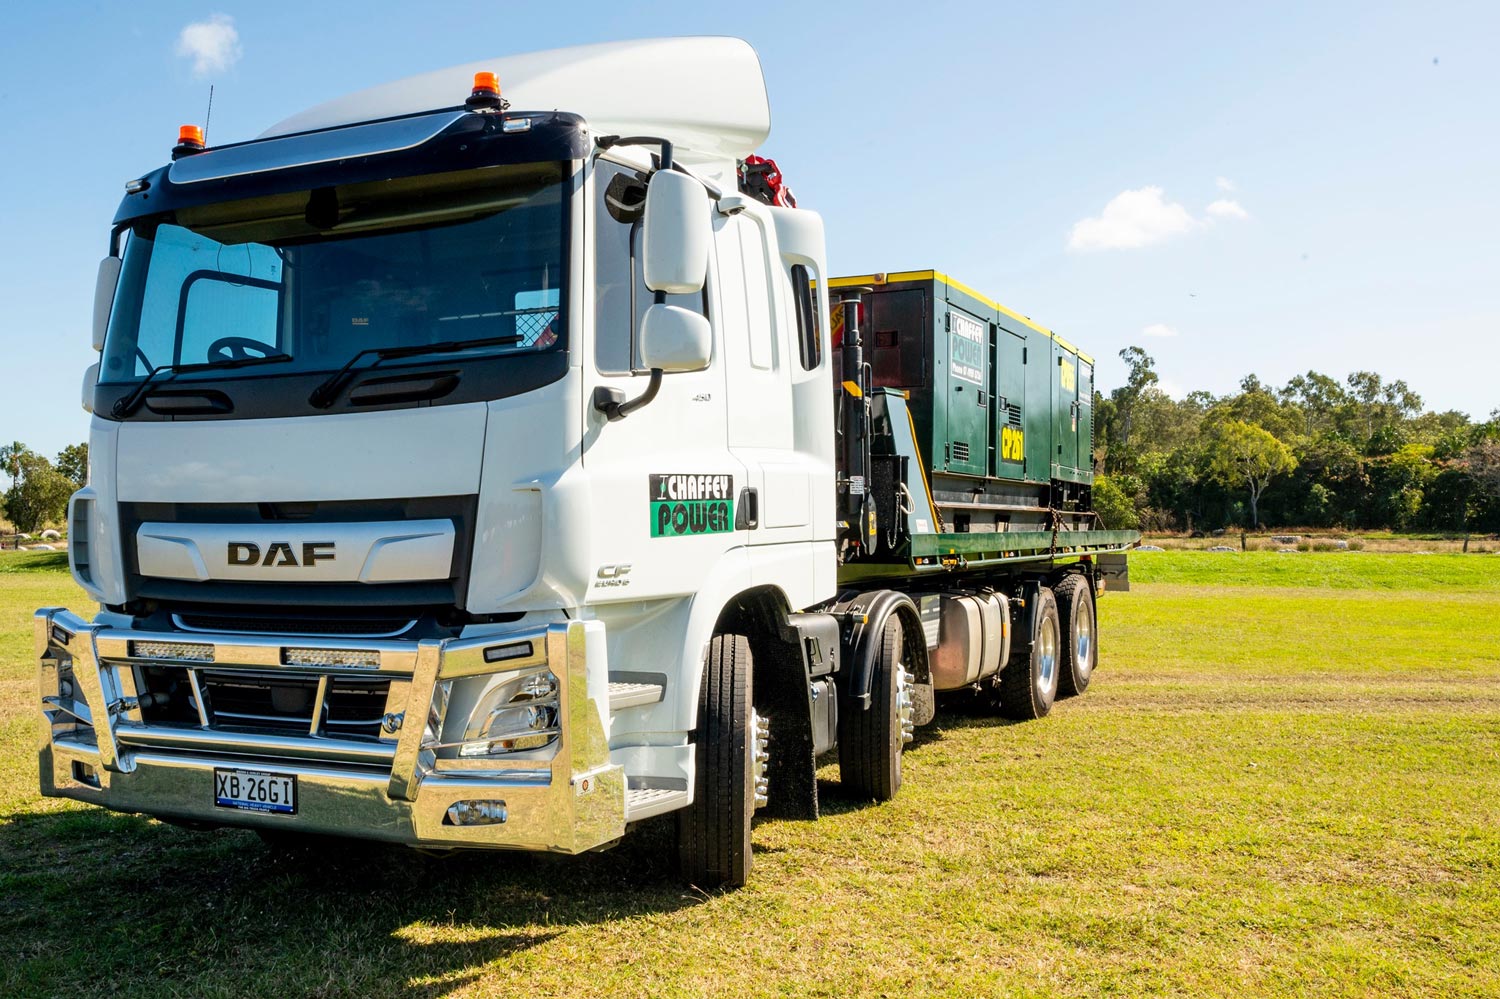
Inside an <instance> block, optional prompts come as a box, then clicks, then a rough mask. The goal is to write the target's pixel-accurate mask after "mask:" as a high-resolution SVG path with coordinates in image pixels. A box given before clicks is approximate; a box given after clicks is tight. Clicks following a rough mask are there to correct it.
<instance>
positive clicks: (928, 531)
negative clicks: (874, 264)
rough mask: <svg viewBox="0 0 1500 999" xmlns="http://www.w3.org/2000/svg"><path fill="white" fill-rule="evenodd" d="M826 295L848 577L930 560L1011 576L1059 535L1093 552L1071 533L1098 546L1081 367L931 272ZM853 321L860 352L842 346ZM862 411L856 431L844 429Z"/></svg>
mask: <svg viewBox="0 0 1500 999" xmlns="http://www.w3.org/2000/svg"><path fill="white" fill-rule="evenodd" d="M829 288H830V294H831V297H832V300H833V302H834V303H835V304H834V309H833V316H832V321H833V344H834V348H835V355H836V359H837V361H838V368H837V370H836V375H837V378H838V381H839V388H838V395H839V406H840V419H839V421H838V425H839V427H840V434H841V436H842V437H843V438H844V439H843V440H842V441H841V448H840V456H841V464H842V467H841V468H840V492H841V511H842V512H843V513H844V514H845V527H846V529H847V530H846V541H847V544H846V545H845V552H844V556H845V559H844V560H845V562H849V561H853V560H862V561H866V562H868V561H872V560H873V561H882V560H885V561H890V560H899V561H902V562H906V561H911V562H912V564H913V566H914V567H915V566H916V565H917V564H918V563H917V561H916V557H915V553H917V552H918V551H922V550H927V549H932V550H933V552H934V553H936V554H938V555H941V554H945V553H949V554H955V555H956V554H959V553H960V552H961V551H963V550H969V551H970V552H972V553H975V554H981V552H980V549H984V551H983V552H982V554H984V555H986V556H988V557H985V558H983V559H980V560H979V561H984V562H989V561H994V560H996V559H997V558H1002V557H1003V558H1004V559H1005V560H1009V559H1010V558H1012V557H1029V556H1023V552H1032V553H1034V552H1035V550H1036V549H1035V547H1034V546H1031V545H1030V543H1029V542H1028V546H1027V547H1012V546H1015V545H1018V543H1020V542H1021V541H1022V540H1023V539H1022V538H1021V537H1020V535H1028V536H1034V538H1033V540H1034V539H1035V538H1036V537H1045V538H1046V540H1047V542H1048V543H1047V544H1046V545H1045V546H1042V547H1045V548H1046V549H1048V550H1049V551H1050V550H1052V549H1053V548H1054V547H1055V541H1056V540H1057V538H1056V536H1057V535H1060V534H1062V533H1063V532H1069V536H1068V537H1066V538H1063V539H1062V541H1064V542H1066V541H1070V540H1072V541H1078V542H1080V545H1079V546H1078V547H1079V549H1080V550H1086V548H1087V547H1091V546H1083V545H1082V544H1081V543H1082V541H1083V535H1082V534H1074V533H1072V532H1085V533H1087V534H1091V535H1092V534H1099V533H1101V532H1099V531H1098V530H1097V528H1098V527H1099V525H1098V523H1097V518H1096V517H1095V515H1094V513H1093V512H1092V504H1091V496H1090V487H1091V485H1092V483H1093V477H1094V476H1093V466H1094V454H1093V452H1094V447H1093V423H1094V420H1093V393H1094V359H1093V358H1092V357H1090V356H1089V355H1087V354H1085V353H1083V352H1082V351H1080V350H1079V349H1078V348H1077V347H1074V346H1073V345H1072V344H1070V343H1068V342H1067V341H1066V340H1064V339H1062V338H1061V337H1059V336H1057V335H1056V334H1054V333H1053V332H1052V331H1050V330H1048V329H1046V328H1045V327H1043V326H1040V325H1038V324H1037V323H1035V322H1032V321H1031V320H1030V319H1028V318H1026V317H1025V316H1022V315H1020V314H1019V313H1016V312H1014V311H1012V310H1010V309H1008V308H1006V307H1005V306H1003V305H1001V304H1000V303H999V302H996V301H995V300H993V299H991V298H989V297H987V296H985V295H982V294H980V293H979V292H977V291H975V290H974V289H973V288H970V287H968V286H966V285H964V284H961V283H959V282H958V281H955V280H953V279H952V278H950V277H948V276H947V275H945V274H941V273H939V272H937V271H902V272H898V273H889V274H866V275H860V276H854V277H843V278H836V279H834V280H832V281H830V282H829ZM851 309H856V310H857V312H856V313H855V315H854V317H853V318H855V320H856V322H855V323H853V324H852V328H853V329H854V330H855V331H856V341H857V343H856V344H848V343H846V342H845V338H846V335H847V333H848V332H849V330H850V329H851V324H850V323H849V322H848V321H847V320H848V319H849V318H851V317H850V315H849V312H850V310H851ZM850 348H853V349H852V351H851V349H850ZM856 357H857V360H855V358H856ZM855 367H857V368H858V369H859V370H857V371H856V370H853V369H854V368H855ZM861 411H867V412H868V413H869V416H868V427H867V429H864V430H862V429H861V427H860V420H859V419H858V418H853V417H857V416H858V414H859V412H861ZM862 435H867V437H868V440H867V441H865V440H862V439H861V438H862ZM861 452H863V453H861ZM866 455H867V457H866ZM862 465H863V466H865V467H861V466H862ZM872 524H873V525H874V530H872ZM953 535H990V536H991V537H990V538H989V539H981V538H958V539H953V538H952V537H951V536H953ZM995 535H1013V536H1010V537H1004V538H1001V537H994V536H995ZM932 536H937V538H938V539H939V540H933V537H932ZM942 539H947V540H942ZM985 546H988V547H987V548H986V547H985ZM1063 547H1074V546H1069V545H1064V546H1063ZM947 549H952V551H951V552H947V551H946V550H947Z"/></svg>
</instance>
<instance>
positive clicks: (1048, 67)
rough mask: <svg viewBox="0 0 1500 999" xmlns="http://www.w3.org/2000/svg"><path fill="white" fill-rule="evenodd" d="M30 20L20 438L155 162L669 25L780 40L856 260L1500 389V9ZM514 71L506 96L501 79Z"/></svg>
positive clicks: (8, 362)
mask: <svg viewBox="0 0 1500 999" xmlns="http://www.w3.org/2000/svg"><path fill="white" fill-rule="evenodd" d="M417 10H419V8H418V7H416V6H414V5H411V4H398V3H392V2H382V0H362V2H359V3H347V2H319V3H299V4H291V3H283V2H270V3H267V2H264V0H262V2H258V3H254V4H239V3H229V2H226V3H210V4H202V3H172V2H154V3H150V4H120V3H87V2H80V3H73V4H68V5H54V4H30V5H17V6H16V7H14V8H12V9H10V10H8V11H7V18H6V31H5V32H4V33H3V36H0V185H3V190H4V191H5V192H6V196H5V197H4V198H0V236H3V238H0V441H7V442H8V441H11V440H17V439H19V440H22V441H24V442H26V443H28V444H30V445H31V446H33V447H34V448H36V449H37V450H40V451H42V452H43V453H45V454H48V455H52V454H55V453H56V452H57V451H58V450H60V449H61V448H62V447H63V446H64V445H66V444H68V443H72V442H75V441H79V440H83V439H85V438H86V436H87V430H88V418H87V416H86V414H84V412H83V411H82V409H81V408H80V406H79V401H78V400H79V386H80V382H81V377H82V373H83V370H84V368H85V367H86V366H87V365H88V364H89V363H91V361H92V360H93V359H94V356H93V353H92V351H91V350H90V348H89V327H90V321H91V320H90V316H91V311H92V296H93V285H94V275H95V271H96V268H97V265H98V260H99V258H100V257H101V256H102V255H103V254H104V252H105V250H106V246H107V242H106V241H107V233H108V227H109V222H110V219H111V218H112V217H113V214H114V211H115V208H116V206H117V205H118V202H119V199H120V197H121V196H122V195H123V185H124V182H125V181H126V180H129V179H131V178H133V177H137V176H140V175H141V174H142V173H145V172H146V171H148V170H150V169H152V168H154V167H156V166H159V165H161V164H162V163H164V162H166V160H167V157H168V154H169V150H170V147H171V145H172V143H173V141H174V140H175V137H176V134H177V126H178V125H180V124H183V123H187V122H202V121H203V119H204V112H205V109H206V106H207V103H208V95H209V86H210V84H212V85H213V87H214V102H213V116H212V120H211V123H210V128H209V141H210V144H214V143H222V142H230V141H239V140H243V139H248V138H251V137H253V136H255V135H256V134H258V133H259V132H260V131H261V130H263V129H264V128H266V127H267V126H269V125H271V124H272V123H274V122H276V121H278V120H280V119H282V118H284V117H286V116H288V115H290V114H292V113H294V112H296V111H298V110H301V109H303V108H305V107H307V106H309V105H312V104H315V103H317V102H319V101H322V100H325V99H328V98H331V97H335V96H338V95H340V94H343V93H347V92H349V91H352V90H358V89H362V88H364V87H367V86H371V85H374V84H377V83H382V82H386V81H388V80H392V79H397V78H400V77H403V76H408V75H411V74H414V73H418V72H424V71H427V70H431V69H438V68H441V67H443V66H448V65H453V64H457V63H463V62H470V61H475V60H480V59H485V58H490V57H494V56H500V55H506V54H510V53H516V52H527V51H533V50H537V49H547V48H554V47H558V46H565V45H572V44H583V43H589V42H598V41H610V40H617V39H626V38H642V37H652V36H658V35H682V34H730V35H739V36H741V37H744V38H746V39H748V40H749V41H750V42H751V44H753V45H754V46H755V48H756V49H757V51H758V52H759V53H760V57H761V61H762V64H763V66H764V69H765V73H766V77H767V83H768V89H769V92H770V98H771V109H772V130H771V135H770V138H769V140H768V141H767V143H766V145H765V147H764V150H763V152H764V153H765V154H766V155H769V156H772V157H774V158H775V159H776V160H777V162H778V164H779V165H780V166H781V168H782V171H783V173H784V175H785V176H786V178H787V180H788V182H789V183H790V184H791V186H792V187H793V189H794V190H795V191H796V193H797V196H798V199H799V201H800V203H801V205H802V206H803V207H806V208H811V209H813V210H815V211H818V212H819V213H820V214H822V216H823V218H824V221H825V224H826V228H827V232H828V253H829V266H830V269H831V271H832V273H834V274H859V273H868V272H871V271H895V270H906V269H926V268H935V269H937V270H941V271H944V272H946V273H948V274H951V275H952V276H954V277H955V278H957V279H959V280H961V281H963V282H964V283H966V284H969V285H972V286H974V287H976V288H979V289H981V290H982V291H984V292H986V293H987V294H989V295H991V296H992V297H995V298H997V299H999V300H1000V301H1001V302H1003V303H1005V304H1006V305H1008V306H1009V307H1011V308H1013V309H1015V310H1016V311H1018V312H1022V313H1024V314H1026V315H1028V316H1031V317H1033V318H1034V319H1036V320H1037V321H1038V322H1040V323H1042V324H1043V325H1046V326H1049V327H1051V328H1053V329H1054V330H1056V331H1057V332H1058V333H1060V334H1062V335H1063V336H1065V337H1066V338H1067V339H1069V340H1070V341H1072V342H1074V343H1076V344H1078V345H1080V346H1081V347H1082V348H1083V349H1084V350H1085V351H1087V352H1089V353H1092V354H1094V355H1095V356H1096V357H1097V358H1098V359H1099V372H1098V384H1099V387H1100V388H1101V389H1103V390H1105V391H1106V392H1107V391H1108V390H1109V389H1110V388H1112V387H1114V386H1116V385H1118V384H1120V382H1121V381H1122V380H1123V378H1124V367H1123V365H1122V364H1121V362H1120V361H1119V359H1118V357H1117V354H1118V352H1119V351H1120V350H1121V349H1123V348H1125V347H1127V346H1130V345H1139V346H1142V347H1144V348H1145V349H1146V350H1147V351H1148V352H1149V353H1150V354H1151V355H1152V356H1153V357H1154V358H1155V359H1156V364H1157V369H1158V371H1159V373H1160V375H1161V379H1162V386H1163V387H1164V388H1165V389H1166V390H1167V391H1169V392H1171V393H1173V394H1175V395H1181V394H1184V393H1186V392H1189V391H1192V390H1195V389H1207V390H1209V391H1211V392H1214V393H1216V394H1222V393H1226V392H1230V391H1233V390H1234V389H1235V388H1236V387H1237V385H1238V383H1239V381H1240V379H1241V378H1242V377H1243V376H1244V375H1246V374H1249V373H1252V372H1253V373H1255V374H1257V375H1259V376H1260V378H1261V379H1262V380H1263V381H1266V382H1269V383H1271V384H1273V385H1280V384H1283V383H1284V382H1285V381H1286V380H1287V379H1288V378H1290V377H1291V376H1292V375H1295V374H1298V373H1302V372H1305V371H1307V370H1309V369H1316V370H1319V371H1323V372H1326V373H1329V374H1332V375H1334V376H1335V377H1338V378H1340V379H1342V378H1343V377H1344V376H1345V375H1347V374H1348V373H1349V372H1350V371H1354V370H1360V369H1367V370H1375V371H1378V372H1380V373H1381V374H1382V375H1383V376H1385V377H1387V378H1388V379H1389V378H1401V379H1404V380H1405V381H1406V382H1407V383H1408V384H1409V385H1410V386H1411V387H1412V388H1413V389H1415V390H1416V391H1417V392H1418V393H1420V394H1421V396H1422V398H1423V399H1424V401H1425V403H1426V405H1427V407H1428V408H1430V409H1436V410H1447V409H1457V410H1460V411H1463V412H1466V413H1468V414H1470V415H1471V416H1473V417H1476V418H1483V417H1485V416H1486V415H1487V414H1488V413H1489V412H1490V411H1491V410H1493V409H1495V408H1497V407H1500V388H1497V387H1496V382H1495V375H1496V373H1497V372H1500V335H1497V334H1500V197H1497V196H1496V194H1497V192H1496V188H1497V185H1500V59H1496V58H1495V55H1494V53H1495V51H1496V48H1497V44H1500V4H1495V3H1422V4H1416V3H1401V4H1385V3H1373V2H1372V3H1336V2H1327V3H1319V4H1254V5H1234V6H1230V5H1208V4H1201V3H1177V4H1171V3H1138V4H1128V5H1125V4H1114V5H1105V4H1097V5H1096V4H1089V3H1065V4H1036V3H1010V2H991V3H982V2H968V3H961V2H929V3H926V4H922V5H911V4H895V3H889V4H886V3H859V4H838V3H824V4H810V3H805V2H803V3H780V2H776V0H766V2H761V3H757V4H753V5H747V4H743V3H735V4H716V3H711V2H707V0H702V2H698V3H692V4H687V3H670V2H659V3H654V4H650V5H644V4H621V3H592V2H583V0H580V2H577V3H571V4H553V5H521V4H491V5H474V4H451V5H423V6H422V7H421V8H420V13H415V12H416V11H417ZM502 82H503V81H502Z"/></svg>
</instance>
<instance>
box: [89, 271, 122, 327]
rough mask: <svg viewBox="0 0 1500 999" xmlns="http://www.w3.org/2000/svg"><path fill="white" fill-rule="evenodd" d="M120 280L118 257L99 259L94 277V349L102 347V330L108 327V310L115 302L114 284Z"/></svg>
mask: <svg viewBox="0 0 1500 999" xmlns="http://www.w3.org/2000/svg"><path fill="white" fill-rule="evenodd" d="M119 282H120V258H119V257H105V258H104V259H103V260H101V261H99V276H98V277H97V278H95V279H94V349H95V350H103V349H104V331H105V330H107V329H109V310H110V308H111V307H112V306H113V305H114V304H115V286H116V285H117V284H119Z"/></svg>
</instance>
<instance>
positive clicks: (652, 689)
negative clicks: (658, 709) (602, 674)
mask: <svg viewBox="0 0 1500 999" xmlns="http://www.w3.org/2000/svg"><path fill="white" fill-rule="evenodd" d="M666 696H667V678H666V676H665V674H662V673H611V674H610V675H609V710H610V711H623V710H625V709H626V708H639V707H643V706H645V705H648V704H659V703H660V702H661V699H662V698H663V697H666Z"/></svg>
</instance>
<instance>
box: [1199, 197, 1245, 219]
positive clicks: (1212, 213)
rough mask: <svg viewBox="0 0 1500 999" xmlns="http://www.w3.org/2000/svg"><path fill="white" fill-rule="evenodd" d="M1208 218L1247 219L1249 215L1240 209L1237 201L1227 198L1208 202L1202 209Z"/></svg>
mask: <svg viewBox="0 0 1500 999" xmlns="http://www.w3.org/2000/svg"><path fill="white" fill-rule="evenodd" d="M1204 211H1205V212H1207V213H1208V217H1209V218H1213V219H1247V218H1249V217H1250V213H1249V212H1247V211H1245V209H1244V208H1243V207H1241V205H1240V203H1239V202H1238V201H1232V200H1230V199H1229V198H1220V199H1219V200H1218V201H1214V202H1210V203H1209V206H1208V207H1207V208H1205V209H1204Z"/></svg>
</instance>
